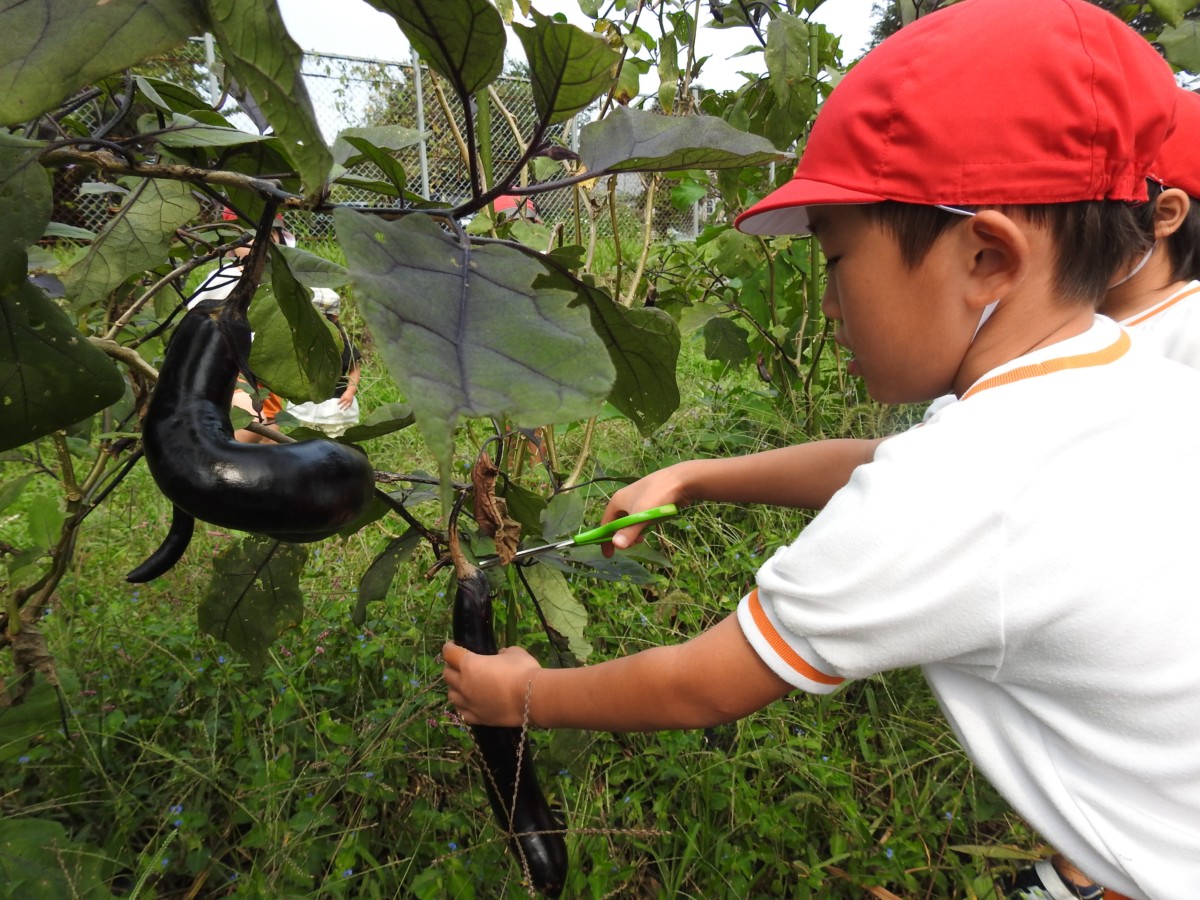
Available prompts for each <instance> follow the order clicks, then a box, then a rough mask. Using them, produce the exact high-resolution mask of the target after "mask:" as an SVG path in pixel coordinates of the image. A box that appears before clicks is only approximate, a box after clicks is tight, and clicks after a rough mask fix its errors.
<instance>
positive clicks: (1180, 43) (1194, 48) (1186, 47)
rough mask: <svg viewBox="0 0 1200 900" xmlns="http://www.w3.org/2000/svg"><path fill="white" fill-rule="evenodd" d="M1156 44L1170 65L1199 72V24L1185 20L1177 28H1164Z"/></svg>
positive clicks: (1191, 20)
mask: <svg viewBox="0 0 1200 900" xmlns="http://www.w3.org/2000/svg"><path fill="white" fill-rule="evenodd" d="M1158 43H1160V44H1161V45H1162V48H1163V52H1164V53H1166V55H1167V60H1168V61H1169V62H1170V63H1171V65H1173V66H1178V67H1179V68H1180V69H1184V70H1185V71H1188V72H1200V22H1197V21H1195V20H1193V19H1186V20H1184V22H1183V23H1182V24H1180V25H1178V26H1172V27H1170V28H1164V29H1163V31H1162V34H1160V35H1159V36H1158Z"/></svg>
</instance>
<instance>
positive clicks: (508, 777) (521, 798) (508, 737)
mask: <svg viewBox="0 0 1200 900" xmlns="http://www.w3.org/2000/svg"><path fill="white" fill-rule="evenodd" d="M452 547H453V550H454V551H457V549H458V548H457V541H453V542H452ZM454 555H455V576H456V578H457V580H458V584H457V587H456V589H455V592H454V610H453V620H454V622H453V627H454V641H455V643H457V644H460V645H461V646H463V647H466V648H467V649H468V650H470V651H471V652H472V653H483V654H489V655H490V654H494V653H496V652H497V649H496V633H495V630H494V629H493V625H492V597H491V588H490V586H489V585H488V580H487V576H486V575H485V574H484V573H483V572H482V571H481V570H480V569H477V568H476V567H475V566H473V565H471V564H470V563H468V562H466V560H464V559H462V557H461V555H460V554H458V553H457V552H455V553H454ZM471 733H472V734H473V735H474V737H475V744H476V746H477V747H478V748H479V754H480V756H481V757H482V758H483V765H482V767H481V768H482V770H483V781H484V785H485V787H486V788H487V795H488V801H489V802H490V803H491V805H492V812H493V813H494V814H495V816H496V821H497V823H498V824H499V825H500V827H501V828H502V829H503V830H504V831H505V832H506V833H507V834H508V835H509V846H510V847H511V848H512V851H513V853H514V854H516V857H517V860H518V861H519V862H520V863H521V868H522V870H523V871H524V872H525V873H526V874H527V876H528V878H529V881H530V883H531V884H532V885H533V887H534V888H536V889H537V890H538V891H540V892H541V893H543V894H545V895H546V896H549V897H557V896H558V895H559V894H561V893H562V889H563V884H564V882H565V881H566V878H567V844H566V841H565V840H564V839H563V829H562V825H561V824H560V823H559V822H558V821H557V819H555V817H554V813H553V812H552V811H551V809H550V805H549V804H548V803H547V802H546V797H545V795H544V794H543V793H542V789H541V787H540V786H539V785H538V781H537V775H536V773H535V772H534V768H533V753H532V751H531V749H530V747H529V741H528V740H527V739H526V738H525V736H524V735H523V734H522V730H521V729H520V728H498V727H494V726H491V725H472V726H471Z"/></svg>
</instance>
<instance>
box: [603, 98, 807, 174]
mask: <svg viewBox="0 0 1200 900" xmlns="http://www.w3.org/2000/svg"><path fill="white" fill-rule="evenodd" d="M579 158H580V159H581V160H582V161H583V164H584V165H585V166H587V168H588V170H589V171H592V172H596V173H600V172H665V171H673V170H675V169H722V168H728V167H731V166H764V165H766V164H767V163H771V162H778V161H780V160H783V159H786V158H787V155H786V154H784V153H780V152H779V151H778V150H776V149H775V147H774V145H773V144H772V143H771V142H770V141H768V140H767V139H766V138H761V137H759V136H758V135H754V134H748V133H746V132H744V131H738V130H737V129H736V128H734V127H732V126H731V125H729V124H728V123H727V122H725V121H724V120H722V119H718V118H716V117H715V116H685V117H674V116H660V115H657V114H655V113H649V112H645V111H643V110H637V109H629V108H628V107H624V106H622V107H618V108H617V109H614V110H613V111H612V112H611V113H610V114H609V115H607V116H605V117H604V118H603V119H601V120H600V121H599V122H592V123H591V124H589V125H585V126H584V127H583V128H582V129H581V130H580V133H579Z"/></svg>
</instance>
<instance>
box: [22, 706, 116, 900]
mask: <svg viewBox="0 0 1200 900" xmlns="http://www.w3.org/2000/svg"><path fill="white" fill-rule="evenodd" d="M17 708H18V709H19V708H20V707H17ZM110 859H111V857H110V856H109V854H106V853H104V852H102V851H101V850H99V849H97V848H95V847H89V846H88V845H86V844H81V843H76V842H75V841H73V840H72V839H71V836H70V835H69V834H68V833H67V829H66V828H64V827H63V825H62V823H61V822H56V821H54V820H53V819H32V818H24V817H18V816H12V817H9V818H5V819H0V884H3V885H4V893H5V896H7V897H20V898H22V900H58V898H60V897H95V898H101V897H111V896H112V893H111V892H110V891H109V890H108V888H107V887H106V886H105V882H106V881H107V880H108V878H109V877H110V876H111V874H112V869H113V867H114V866H113V863H112V862H110Z"/></svg>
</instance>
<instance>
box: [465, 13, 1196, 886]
mask: <svg viewBox="0 0 1200 900" xmlns="http://www.w3.org/2000/svg"><path fill="white" fill-rule="evenodd" d="M1031 23H1036V27H1033V25H1032V24H1031ZM1176 93H1177V88H1175V86H1174V82H1173V79H1172V77H1171V74H1170V71H1169V69H1168V68H1167V67H1166V65H1165V63H1163V62H1162V60H1161V59H1159V58H1158V57H1157V55H1156V54H1155V53H1154V51H1153V50H1152V49H1151V48H1150V47H1149V45H1148V44H1147V43H1146V42H1145V41H1144V40H1143V39H1142V38H1140V37H1139V36H1137V35H1136V34H1135V33H1133V32H1132V31H1130V30H1129V29H1128V28H1127V27H1126V26H1125V25H1123V24H1122V23H1121V22H1120V21H1119V20H1117V19H1115V18H1114V17H1112V16H1110V15H1109V14H1107V13H1104V12H1102V11H1101V10H1099V9H1098V8H1096V7H1094V6H1091V5H1089V4H1087V3H1083V2H1080V0H965V2H963V3H960V4H956V5H954V6H951V7H949V8H947V9H945V10H942V11H940V12H937V13H934V14H933V15H930V16H928V17H926V18H924V19H921V20H918V21H917V22H916V23H914V24H913V25H910V26H908V27H906V28H905V29H903V30H902V31H900V32H899V33H898V34H896V35H895V36H893V37H892V38H889V39H888V40H887V41H885V42H884V43H883V44H881V45H880V46H879V47H878V48H876V49H875V50H874V51H872V52H871V53H870V54H868V56H867V57H866V58H865V59H864V60H863V61H862V62H861V63H860V64H859V65H858V66H857V67H856V68H855V69H854V70H852V71H851V72H850V73H849V74H848V75H847V76H846V78H845V79H844V80H843V81H842V82H841V83H840V84H839V85H838V87H837V88H836V89H835V90H834V92H833V94H832V95H831V96H830V98H829V100H828V101H826V104H825V106H824V108H823V109H822V111H821V113H820V115H819V117H818V120H817V123H816V125H815V126H814V128H813V131H812V135H811V137H810V139H809V141H808V144H807V146H806V148H805V151H804V154H803V156H802V158H801V161H800V164H799V166H798V168H797V171H796V176H795V178H794V179H793V180H792V181H791V182H790V183H789V184H788V185H786V186H784V187H783V188H781V189H779V190H778V191H776V192H775V193H773V194H772V195H770V196H768V197H767V198H766V199H765V200H763V201H762V202H761V203H759V204H758V205H757V206H755V207H754V208H752V209H751V210H749V211H748V212H747V213H745V214H744V215H743V216H741V217H740V218H739V220H738V223H737V224H738V226H739V227H740V228H741V229H742V230H745V231H750V232H752V233H803V232H804V231H806V230H808V229H810V228H811V229H812V231H813V233H815V234H816V236H817V238H818V240H819V241H820V242H821V246H822V250H823V251H824V253H825V256H826V258H827V260H828V262H829V266H830V272H829V278H828V286H827V289H826V294H825V297H824V300H823V309H824V311H825V314H826V315H827V316H828V317H830V318H831V319H834V320H836V321H838V322H839V327H838V329H837V336H838V339H839V341H841V342H842V343H843V344H844V345H846V346H847V347H848V348H849V349H850V350H852V351H853V352H854V353H855V361H854V362H853V363H852V364H851V371H852V372H854V373H855V374H859V375H861V376H862V377H863V378H864V379H865V381H866V384H867V388H868V390H869V391H870V392H871V394H872V395H873V396H874V397H875V398H876V399H878V400H882V401H885V402H921V401H924V400H930V399H932V398H934V397H937V396H940V395H942V394H946V393H953V394H954V395H955V396H956V397H958V398H959V399H958V400H957V402H953V403H950V404H948V405H946V406H944V407H943V408H941V409H940V410H939V411H938V412H937V413H936V414H935V415H934V416H932V417H931V418H930V419H929V421H928V422H926V423H925V424H924V425H923V426H922V427H921V428H916V429H913V430H911V431H909V432H906V433H905V434H902V435H898V436H895V437H893V438H891V439H889V440H888V441H887V442H886V443H885V444H882V445H879V446H878V448H877V449H876V450H875V453H874V458H873V461H872V462H870V464H869V465H861V466H859V467H858V468H857V469H855V470H854V474H853V476H852V477H850V478H849V483H848V484H846V485H845V487H844V488H842V489H841V490H839V491H837V492H836V494H835V495H834V496H832V498H827V499H829V502H828V503H827V504H826V505H825V508H824V510H823V511H822V512H821V513H820V514H819V515H818V516H817V517H816V519H815V520H814V521H813V523H812V524H811V525H810V526H809V527H808V528H807V529H806V530H805V531H804V533H803V534H801V535H800V537H799V538H797V539H796V541H795V542H794V543H793V544H792V545H791V546H789V547H785V548H783V549H781V550H780V551H779V552H777V553H776V555H775V556H774V558H772V559H771V560H770V561H769V562H767V563H766V565H764V566H763V567H762V569H760V570H759V573H758V587H757V588H756V590H754V591H752V592H751V593H750V594H749V595H748V596H747V597H746V598H744V599H743V600H742V602H741V604H740V605H739V608H738V611H737V613H736V615H735V616H731V617H730V618H728V619H726V620H724V621H723V622H721V623H719V624H718V625H716V626H714V627H713V628H711V629H709V630H708V631H706V632H704V633H703V634H701V635H700V636H698V637H696V638H695V639H693V640H691V641H689V642H687V643H685V644H682V645H678V646H674V647H658V648H654V649H651V650H648V651H645V652H643V653H639V654H635V655H633V656H630V657H627V658H624V659H618V660H612V661H609V662H605V663H601V664H598V665H594V666H589V667H584V668H579V669H568V670H543V669H541V668H540V667H539V666H538V664H537V663H536V661H535V660H533V659H532V657H530V656H529V655H528V654H527V653H525V652H524V651H522V650H520V649H517V648H510V649H508V650H506V651H504V652H502V653H501V654H500V655H498V656H494V657H482V656H477V655H475V654H470V653H467V652H466V651H464V650H463V649H462V648H461V647H458V646H457V645H455V644H454V643H452V642H450V643H447V644H446V646H445V648H444V655H445V658H446V664H447V668H446V670H445V677H446V680H447V683H448V685H449V688H450V699H451V701H452V702H453V703H454V704H455V705H456V706H458V707H459V709H460V711H461V712H462V714H463V717H464V718H465V719H466V720H467V721H468V722H471V723H479V722H483V723H487V724H495V725H519V724H520V723H521V721H522V719H523V715H524V714H525V712H526V708H527V709H528V716H529V720H530V721H531V722H532V723H533V724H535V725H540V726H546V727H583V728H591V729H597V730H611V731H621V730H660V729H668V728H694V727H701V726H707V725H712V724H715V723H718V722H726V721H730V720H732V719H736V718H739V717H741V716H744V715H747V714H749V713H751V712H753V711H755V710H757V709H760V708H762V707H763V706H765V705H767V704H768V703H770V702H771V701H773V700H775V699H778V698H779V697H782V696H783V695H784V694H786V693H788V692H789V691H790V690H792V689H794V688H801V689H804V690H809V691H811V692H814V693H828V692H831V691H833V690H835V689H836V688H837V686H838V685H840V684H841V683H843V682H844V681H845V680H846V679H847V678H859V677H865V676H868V675H871V674H874V673H876V672H880V671H884V670H886V669H890V668H897V667H901V666H910V665H920V666H921V667H922V670H923V672H924V674H925V676H926V678H927V680H928V681H929V683H930V685H931V687H932V689H933V691H934V693H935V695H936V696H937V697H938V700H939V702H940V704H941V705H942V708H943V710H944V711H945V713H946V717H947V719H948V721H949V722H950V724H951V725H952V726H953V727H954V729H955V732H956V733H957V735H958V736H959V739H960V741H961V743H962V745H963V747H964V749H965V750H966V752H967V753H968V754H969V755H970V756H971V758H972V759H973V760H974V762H975V763H976V765H977V766H978V767H979V768H980V769H981V770H982V771H983V772H984V773H985V774H986V775H987V776H988V777H989V778H990V779H991V780H992V782H993V783H994V784H995V785H996V786H997V788H998V789H999V790H1000V791H1001V792H1002V793H1004V794H1005V796H1006V797H1007V798H1008V800H1009V802H1010V803H1012V805H1013V806H1014V807H1015V808H1016V809H1017V810H1019V811H1020V812H1021V813H1022V814H1023V815H1025V816H1026V818H1027V819H1028V820H1029V821H1030V822H1031V824H1032V825H1033V826H1034V827H1036V828H1037V829H1038V830H1039V831H1040V832H1041V833H1042V834H1043V835H1044V836H1045V838H1046V839H1047V840H1048V841H1050V842H1052V843H1053V844H1054V845H1055V846H1056V847H1058V848H1059V849H1060V850H1061V851H1062V852H1063V853H1064V854H1065V855H1066V857H1067V858H1069V859H1071V860H1072V861H1073V862H1074V863H1075V864H1076V866H1077V867H1078V869H1079V871H1080V873H1081V874H1082V875H1084V876H1086V878H1087V879H1088V880H1090V881H1091V882H1094V883H1095V884H1098V885H1099V884H1102V885H1106V886H1108V887H1109V888H1110V894H1109V896H1114V895H1113V894H1112V893H1111V892H1112V891H1120V892H1122V893H1123V894H1125V895H1128V896H1130V897H1137V898H1150V897H1164V898H1166V897H1178V896H1183V895H1186V894H1187V893H1188V892H1189V891H1191V890H1192V885H1194V884H1196V883H1200V672H1197V671H1196V667H1195V666H1193V665H1191V663H1190V659H1191V657H1192V655H1193V654H1194V648H1195V646H1196V645H1197V642H1200V604H1197V603H1195V602H1194V600H1193V595H1194V587H1193V581H1194V579H1193V576H1192V572H1191V567H1190V566H1189V565H1188V561H1189V558H1190V556H1191V554H1192V553H1193V552H1194V547H1195V545H1196V540H1197V538H1198V537H1200V532H1198V530H1197V529H1196V528H1195V527H1194V526H1189V525H1187V524H1185V523H1187V522H1188V521H1189V519H1190V518H1193V516H1192V511H1193V510H1194V509H1196V508H1200V507H1198V504H1200V469H1198V468H1197V467H1196V466H1195V463H1194V459H1193V457H1194V450H1193V448H1194V447H1195V446H1196V445H1197V442H1198V441H1200V418H1198V417H1197V416H1195V415H1194V414H1193V413H1192V411H1194V410H1195V409H1197V402H1198V401H1200V375H1197V374H1196V373H1194V372H1191V371H1189V370H1187V369H1184V368H1183V367H1180V366H1178V365H1175V364H1173V363H1170V362H1168V361H1166V360H1163V359H1161V358H1159V357H1157V356H1156V355H1154V354H1152V353H1142V352H1138V351H1137V350H1135V349H1131V348H1130V342H1129V339H1128V336H1127V335H1125V334H1124V333H1123V332H1122V331H1121V330H1120V329H1119V328H1117V326H1116V325H1114V324H1113V323H1112V322H1111V321H1109V320H1107V319H1104V318H1097V317H1096V316H1095V315H1094V307H1095V305H1096V303H1098V302H1099V301H1100V300H1101V299H1102V297H1103V295H1104V292H1105V289H1106V288H1107V286H1108V285H1109V284H1110V283H1111V282H1112V281H1114V280H1116V278H1118V277H1119V275H1120V273H1118V272H1117V269H1118V267H1119V263H1120V261H1121V260H1125V259H1129V258H1132V257H1133V256H1134V253H1135V251H1136V250H1137V249H1138V248H1139V247H1140V246H1143V242H1144V237H1143V235H1142V233H1141V231H1140V230H1139V229H1138V228H1137V227H1134V226H1132V225H1131V224H1130V217H1129V216H1128V215H1126V214H1124V210H1123V209H1122V207H1123V205H1124V204H1126V203H1129V202H1138V201H1145V200H1146V199H1147V197H1146V186H1145V184H1146V182H1145V179H1146V176H1147V174H1148V172H1149V169H1150V164H1151V160H1153V158H1154V156H1155V154H1156V153H1157V151H1158V149H1159V147H1160V146H1161V144H1162V141H1163V139H1164V136H1165V134H1166V133H1167V131H1168V129H1169V127H1170V122H1171V118H1172V112H1173V108H1174V105H1175V101H1176ZM985 311H994V312H993V313H992V315H991V319H990V321H989V322H988V327H987V328H986V329H984V330H982V331H980V330H979V327H978V326H979V323H980V321H981V319H983V318H984V317H985ZM781 452H782V451H781ZM842 455H843V456H844V455H845V454H842ZM1140 458H1145V459H1150V458H1153V459H1154V460H1155V464H1154V466H1145V467H1140V468H1139V471H1137V472H1135V473H1134V474H1133V475H1132V476H1131V477H1129V478H1127V479H1124V480H1123V481H1122V483H1121V486H1120V488H1119V489H1118V488H1116V487H1108V485H1110V484H1111V474H1110V473H1111V467H1112V465H1113V461H1114V460H1117V459H1140ZM814 465H816V466H817V467H818V468H819V466H820V464H819V463H815V464H814ZM830 465H834V466H837V465H843V463H830ZM1143 470H1148V471H1143ZM667 471H669V470H667ZM659 474H661V473H659ZM842 481H843V483H844V482H845V479H844V478H843V480H842ZM830 483H836V479H830ZM627 490H628V489H627ZM790 490H791V488H790V486H789V485H787V484H782V485H780V486H779V491H778V492H777V493H776V496H775V497H774V498H773V499H772V502H777V503H778V502H786V501H785V500H784V499H783V497H782V495H783V494H786V493H788V492H789V491H790ZM618 496H619V495H618ZM616 503H617V499H616V498H614V501H613V504H610V508H609V510H608V511H607V512H606V514H605V515H606V519H611V518H612V517H613V516H615V515H617V514H619V510H617V509H614V504H616ZM626 505H630V504H626ZM799 505H808V504H799ZM812 505H821V504H820V503H816V504H812Z"/></svg>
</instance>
